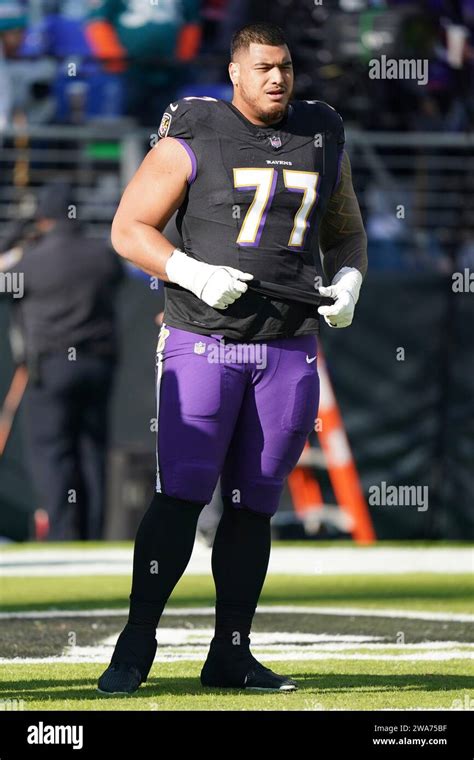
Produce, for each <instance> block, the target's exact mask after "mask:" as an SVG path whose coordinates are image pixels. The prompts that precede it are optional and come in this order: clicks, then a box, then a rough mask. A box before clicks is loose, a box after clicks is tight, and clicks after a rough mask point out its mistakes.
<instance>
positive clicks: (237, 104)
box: [231, 96, 286, 127]
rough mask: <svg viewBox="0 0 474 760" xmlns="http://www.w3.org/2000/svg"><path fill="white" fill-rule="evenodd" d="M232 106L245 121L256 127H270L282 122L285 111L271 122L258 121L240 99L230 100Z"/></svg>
mask: <svg viewBox="0 0 474 760" xmlns="http://www.w3.org/2000/svg"><path fill="white" fill-rule="evenodd" d="M231 103H232V105H233V106H234V108H237V110H238V111H240V113H241V114H242V116H245V118H246V119H247V121H250V122H251V124H254V125H255V126H256V127H271V126H273V124H278V123H279V122H280V121H282V120H283V119H284V118H285V114H286V109H285V111H284V113H282V114H281V115H280V116H279V117H278V118H275V119H274V120H273V121H263V120H262V119H259V118H258V116H255V114H254V113H253V111H251V110H250V109H249V108H248V106H247V104H246V103H245V101H242V100H241V99H240V98H237V99H236V98H235V96H234V97H233V98H232V100H231Z"/></svg>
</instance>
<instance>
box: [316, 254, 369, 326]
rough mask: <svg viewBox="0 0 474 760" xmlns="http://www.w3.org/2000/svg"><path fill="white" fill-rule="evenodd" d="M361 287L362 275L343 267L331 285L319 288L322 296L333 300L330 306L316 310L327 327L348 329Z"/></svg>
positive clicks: (353, 269) (351, 268) (352, 269)
mask: <svg viewBox="0 0 474 760" xmlns="http://www.w3.org/2000/svg"><path fill="white" fill-rule="evenodd" d="M361 285H362V275H361V273H360V272H359V270H358V269H355V268H354V267H343V268H342V269H340V270H339V272H338V273H337V274H336V275H335V277H334V278H333V281H332V283H331V285H329V286H328V287H324V286H321V287H320V288H319V292H320V294H321V295H322V296H329V297H330V298H334V303H333V304H332V306H320V307H319V309H318V313H319V314H322V315H323V317H324V320H325V322H326V323H327V324H328V325H329V327H349V325H350V324H351V322H352V320H353V318H354V310H355V306H356V303H357V301H358V300H359V292H360V286H361Z"/></svg>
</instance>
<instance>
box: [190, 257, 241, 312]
mask: <svg viewBox="0 0 474 760" xmlns="http://www.w3.org/2000/svg"><path fill="white" fill-rule="evenodd" d="M206 266H208V267H209V269H210V270H212V271H211V272H210V273H209V279H208V280H207V282H206V284H205V285H204V287H203V289H202V292H201V295H200V298H201V299H202V300H203V301H204V303H207V304H209V306H212V307H213V308H214V309H227V307H228V306H230V304H231V303H234V301H236V300H237V298H240V296H241V295H242V293H245V291H246V290H247V289H248V285H247V282H246V281H247V280H251V279H253V275H252V274H249V273H248V272H241V271H240V269H234V268H233V267H216V266H213V265H212V264H207V265H206Z"/></svg>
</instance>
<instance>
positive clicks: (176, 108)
mask: <svg viewBox="0 0 474 760" xmlns="http://www.w3.org/2000/svg"><path fill="white" fill-rule="evenodd" d="M170 108H171V110H172V111H177V110H178V108H179V106H174V105H173V104H170Z"/></svg>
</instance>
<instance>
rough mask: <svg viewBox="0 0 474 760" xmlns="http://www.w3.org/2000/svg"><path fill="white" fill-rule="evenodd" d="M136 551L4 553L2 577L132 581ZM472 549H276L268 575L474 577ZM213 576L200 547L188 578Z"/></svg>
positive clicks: (0, 562)
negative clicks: (88, 577)
mask: <svg viewBox="0 0 474 760" xmlns="http://www.w3.org/2000/svg"><path fill="white" fill-rule="evenodd" d="M132 551H133V550H132V549H131V548H130V549H107V548H104V549H100V550H99V549H84V550H81V549H51V550H48V549H43V550H42V551H34V550H31V549H30V550H25V551H21V550H18V551H14V552H8V551H4V552H1V550H0V576H4V577H8V576H20V577H27V576H46V575H51V576H57V575H61V576H70V575H75V576H80V575H130V574H131V572H132V556H133V555H132ZM473 570H474V550H473V549H471V548H451V547H446V548H439V549H438V548H426V549H425V548H420V547H418V548H406V549H405V548H389V547H372V548H365V547H361V548H354V547H352V548H347V549H345V548H337V549H336V548H334V549H330V548H326V549H318V548H317V547H316V548H298V547H288V548H284V547H275V548H274V549H272V554H271V558H270V566H269V574H278V575H316V576H317V575H360V574H365V573H368V574H372V573H376V574H379V573H380V574H383V575H385V574H390V575H392V574H393V575H396V574H400V573H449V574H458V573H470V572H473ZM210 572H211V550H210V549H209V548H208V547H205V546H203V545H202V544H201V543H199V542H196V544H195V546H194V551H193V555H192V557H191V561H190V563H189V565H188V568H187V569H186V573H187V574H188V575H207V574H210Z"/></svg>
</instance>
